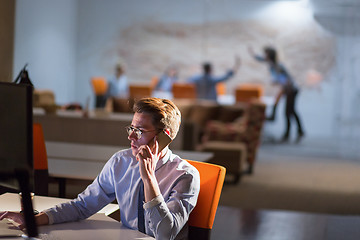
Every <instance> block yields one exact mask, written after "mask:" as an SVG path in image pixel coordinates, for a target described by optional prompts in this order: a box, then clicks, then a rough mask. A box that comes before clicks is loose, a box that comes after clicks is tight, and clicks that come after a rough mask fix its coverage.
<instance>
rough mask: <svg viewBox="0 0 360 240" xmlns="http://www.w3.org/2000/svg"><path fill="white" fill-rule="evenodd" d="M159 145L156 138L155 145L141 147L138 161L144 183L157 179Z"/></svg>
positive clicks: (137, 157) (137, 156)
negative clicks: (152, 178)
mask: <svg viewBox="0 0 360 240" xmlns="http://www.w3.org/2000/svg"><path fill="white" fill-rule="evenodd" d="M158 150H159V144H158V142H157V139H156V137H155V138H154V145H153V146H149V145H142V146H140V147H139V152H138V154H137V155H136V159H137V160H138V161H139V168H140V174H141V178H142V179H143V181H147V180H149V179H151V177H155V167H156V164H157V162H158V160H159V156H158V155H159V154H158Z"/></svg>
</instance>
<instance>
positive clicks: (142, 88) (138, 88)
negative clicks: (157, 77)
mask: <svg viewBox="0 0 360 240" xmlns="http://www.w3.org/2000/svg"><path fill="white" fill-rule="evenodd" d="M129 93H130V98H131V99H140V98H143V97H151V94H152V88H151V86H148V85H130V86H129Z"/></svg>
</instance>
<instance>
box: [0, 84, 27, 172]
mask: <svg viewBox="0 0 360 240" xmlns="http://www.w3.org/2000/svg"><path fill="white" fill-rule="evenodd" d="M32 119H33V116H32V86H30V85H27V84H14V83H5V82H0V163H1V168H0V172H3V171H4V172H13V171H14V169H16V168H25V169H30V170H31V169H32V165H33V137H32V129H33V126H32V125H33V120H32Z"/></svg>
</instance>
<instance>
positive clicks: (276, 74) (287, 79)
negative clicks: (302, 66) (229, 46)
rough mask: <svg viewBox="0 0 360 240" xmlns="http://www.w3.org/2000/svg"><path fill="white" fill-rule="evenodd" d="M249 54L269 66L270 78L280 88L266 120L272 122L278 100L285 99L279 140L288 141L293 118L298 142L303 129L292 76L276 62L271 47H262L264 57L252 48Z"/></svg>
mask: <svg viewBox="0 0 360 240" xmlns="http://www.w3.org/2000/svg"><path fill="white" fill-rule="evenodd" d="M249 53H250V54H251V55H252V56H253V57H254V58H255V59H256V60H257V61H259V62H265V63H267V64H268V66H269V71H270V74H271V77H272V82H273V83H274V84H278V85H280V86H281V90H280V92H279V93H278V95H277V96H276V100H275V104H274V106H273V111H272V115H271V116H270V117H269V118H267V120H271V121H274V120H275V114H276V108H277V106H278V103H279V100H280V98H281V97H282V96H285V97H286V107H285V116H286V128H285V133H284V135H283V137H282V139H281V141H282V142H286V141H288V140H289V135H290V127H291V119H292V118H294V119H295V121H296V123H297V130H298V131H297V138H296V142H299V141H300V140H301V138H302V137H303V136H304V131H303V127H302V124H301V120H300V117H299V115H298V113H297V111H296V110H295V103H296V96H297V94H298V92H299V88H298V87H297V86H296V84H295V82H294V80H293V78H292V76H291V75H290V74H289V72H288V71H287V70H286V68H285V67H284V66H283V65H282V64H281V63H279V62H278V59H277V51H276V50H275V48H273V47H269V46H267V47H264V57H263V56H259V55H256V54H254V51H253V50H252V48H249Z"/></svg>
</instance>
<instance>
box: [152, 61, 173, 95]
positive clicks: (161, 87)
mask: <svg viewBox="0 0 360 240" xmlns="http://www.w3.org/2000/svg"><path fill="white" fill-rule="evenodd" d="M177 80H178V71H177V69H176V68H175V67H174V66H170V67H168V68H167V69H166V71H165V72H164V74H163V75H162V76H161V77H160V78H159V82H158V83H157V84H156V86H155V91H161V92H167V93H171V92H172V86H173V84H174V82H176V81H177Z"/></svg>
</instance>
